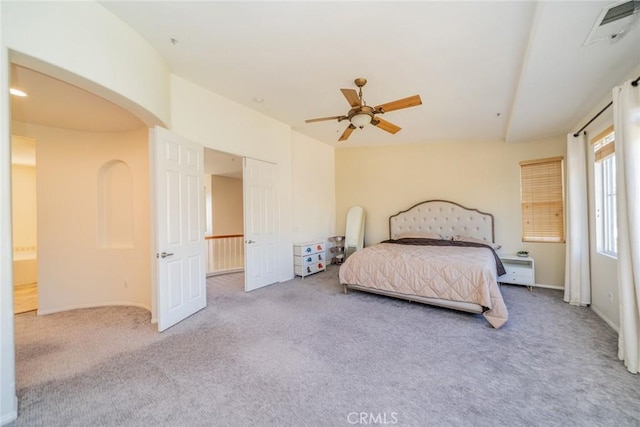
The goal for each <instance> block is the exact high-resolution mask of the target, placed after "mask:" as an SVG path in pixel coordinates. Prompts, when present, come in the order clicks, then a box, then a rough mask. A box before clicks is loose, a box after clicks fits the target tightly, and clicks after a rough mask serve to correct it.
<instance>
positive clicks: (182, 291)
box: [151, 127, 207, 332]
mask: <svg viewBox="0 0 640 427" xmlns="http://www.w3.org/2000/svg"><path fill="white" fill-rule="evenodd" d="M151 152H152V161H153V162H154V163H153V165H152V166H153V169H152V170H153V175H152V178H153V184H152V186H153V190H152V194H153V196H154V215H155V221H154V227H155V230H154V231H155V250H156V252H155V259H154V262H155V271H154V273H155V274H154V276H155V280H154V284H155V292H154V293H153V295H154V298H155V302H154V303H155V307H154V308H155V311H156V314H157V316H156V317H157V321H158V331H160V332H161V331H164V330H165V329H167V328H169V327H171V326H173V325H175V324H176V323H178V322H180V321H181V320H183V319H185V318H187V317H189V316H191V315H192V314H193V313H195V312H197V311H199V310H201V309H203V308H204V307H206V305H207V293H206V289H207V288H206V273H205V240H204V218H203V217H204V191H203V188H204V183H203V168H204V159H203V155H204V150H203V147H202V146H201V145H199V144H196V143H194V142H191V141H188V140H186V139H184V138H182V137H179V136H178V135H175V134H173V133H171V132H169V131H168V130H166V129H163V128H159V127H156V128H154V129H152V130H151Z"/></svg>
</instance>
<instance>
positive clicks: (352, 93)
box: [340, 89, 360, 107]
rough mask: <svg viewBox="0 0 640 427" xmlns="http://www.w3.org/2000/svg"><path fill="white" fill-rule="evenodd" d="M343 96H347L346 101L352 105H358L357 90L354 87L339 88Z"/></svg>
mask: <svg viewBox="0 0 640 427" xmlns="http://www.w3.org/2000/svg"><path fill="white" fill-rule="evenodd" d="M340 90H341V91H342V94H343V95H344V97H345V98H347V102H348V103H349V105H351V106H352V107H359V106H360V97H359V96H358V92H356V90H355V89H340Z"/></svg>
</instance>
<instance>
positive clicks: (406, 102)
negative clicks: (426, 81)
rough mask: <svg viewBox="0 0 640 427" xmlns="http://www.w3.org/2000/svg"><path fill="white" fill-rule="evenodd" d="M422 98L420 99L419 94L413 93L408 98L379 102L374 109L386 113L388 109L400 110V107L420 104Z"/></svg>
mask: <svg viewBox="0 0 640 427" xmlns="http://www.w3.org/2000/svg"><path fill="white" fill-rule="evenodd" d="M421 104H422V99H420V95H413V96H410V97H408V98H402V99H398V100H396V101H392V102H387V103H386V104H381V105H378V106H377V107H376V111H380V112H382V113H388V112H389V111H394V110H400V109H402V108H409V107H415V106H416V105H421Z"/></svg>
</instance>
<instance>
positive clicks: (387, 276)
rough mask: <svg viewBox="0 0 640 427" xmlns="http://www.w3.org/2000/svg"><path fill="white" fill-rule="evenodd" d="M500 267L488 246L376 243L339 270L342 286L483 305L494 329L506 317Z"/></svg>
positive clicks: (353, 257) (354, 255)
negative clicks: (498, 280) (355, 286)
mask: <svg viewBox="0 0 640 427" xmlns="http://www.w3.org/2000/svg"><path fill="white" fill-rule="evenodd" d="M497 271H498V266H497V264H496V256H495V253H494V251H493V250H492V249H491V248H489V247H465V246H429V245H427V246H424V245H413V244H397V243H385V242H383V243H379V244H377V245H373V246H369V247H366V248H364V249H362V250H360V251H357V252H355V253H354V254H353V255H351V256H349V257H348V258H347V260H346V261H345V263H344V264H343V265H342V266H341V267H340V272H339V280H340V283H341V284H344V285H358V286H360V287H365V288H368V289H371V290H372V291H376V290H377V291H384V292H392V293H395V294H399V296H403V295H404V296H412V295H415V296H420V297H426V298H434V299H440V300H447V301H456V302H467V303H473V304H478V305H480V306H482V309H483V313H482V314H483V316H484V317H485V318H486V319H487V321H488V322H489V324H490V325H491V326H493V327H494V328H499V327H501V326H502V325H503V324H504V323H505V322H506V321H507V318H508V312H507V307H506V305H505V303H504V300H503V299H502V294H501V293H500V288H499V287H498V282H497V277H498V275H497Z"/></svg>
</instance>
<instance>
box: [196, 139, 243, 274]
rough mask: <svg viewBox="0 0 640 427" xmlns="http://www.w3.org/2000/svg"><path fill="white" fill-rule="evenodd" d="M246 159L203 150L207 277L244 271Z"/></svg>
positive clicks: (207, 149) (206, 149) (211, 150)
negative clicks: (244, 177)
mask: <svg viewBox="0 0 640 427" xmlns="http://www.w3.org/2000/svg"><path fill="white" fill-rule="evenodd" d="M242 164H243V159H242V157H239V156H235V155H233V154H228V153H224V152H221V151H217V150H213V149H210V148H205V149H204V173H205V178H204V182H205V207H206V214H205V240H206V247H207V254H206V257H207V277H209V276H215V275H220V274H228V273H236V272H243V271H244V255H245V254H244V247H245V243H244V218H243V216H244V214H243V212H244V203H243V176H242V175H243V171H242Z"/></svg>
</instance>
